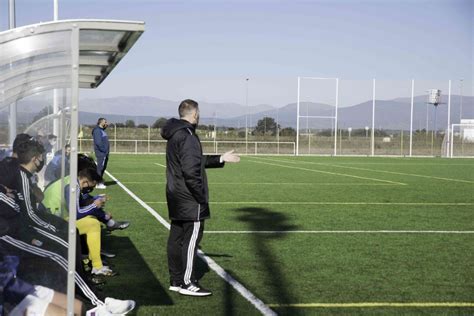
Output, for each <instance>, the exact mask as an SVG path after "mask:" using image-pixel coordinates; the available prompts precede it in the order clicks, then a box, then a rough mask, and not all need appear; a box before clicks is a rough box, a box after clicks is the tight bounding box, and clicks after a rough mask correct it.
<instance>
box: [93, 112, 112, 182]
mask: <svg viewBox="0 0 474 316" xmlns="http://www.w3.org/2000/svg"><path fill="white" fill-rule="evenodd" d="M107 126H109V124H107V120H106V119H105V118H103V117H101V118H99V120H98V121H97V125H96V127H94V129H93V130H92V137H93V138H94V152H95V157H96V159H97V173H98V174H99V175H100V176H101V177H102V178H103V177H104V172H105V169H106V168H107V162H108V161H109V151H110V145H109V136H108V135H107V133H106V132H105V129H106V128H107ZM96 188H97V189H105V188H106V187H105V184H104V183H98V184H97V186H96Z"/></svg>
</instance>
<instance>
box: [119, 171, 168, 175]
mask: <svg viewBox="0 0 474 316" xmlns="http://www.w3.org/2000/svg"><path fill="white" fill-rule="evenodd" d="M115 174H148V175H160V174H164V173H163V172H116V173H115Z"/></svg>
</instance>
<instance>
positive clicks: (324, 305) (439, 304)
mask: <svg viewBox="0 0 474 316" xmlns="http://www.w3.org/2000/svg"><path fill="white" fill-rule="evenodd" d="M268 306H270V307H295V308H336V307H337V308H348V307H474V303H470V302H412V303H398V302H373V303H371V302H361V303H302V304H268Z"/></svg>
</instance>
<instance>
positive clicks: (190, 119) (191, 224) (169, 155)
mask: <svg viewBox="0 0 474 316" xmlns="http://www.w3.org/2000/svg"><path fill="white" fill-rule="evenodd" d="M178 110H179V116H180V118H181V119H180V120H177V119H174V118H172V119H170V120H168V122H167V123H166V125H165V126H164V127H163V130H162V132H161V135H162V136H163V138H164V139H166V140H168V143H167V145H166V179H167V184H166V199H167V202H168V212H169V217H170V219H171V229H170V236H169V239H168V267H169V272H170V281H171V286H170V288H169V289H170V290H171V291H175V292H179V293H180V294H184V295H192V296H207V295H211V294H212V293H211V292H210V291H208V290H206V289H204V288H202V287H201V286H200V285H199V284H198V283H197V280H196V278H195V276H194V261H195V259H196V253H197V249H198V245H199V242H200V241H201V238H202V234H203V230H204V220H205V219H208V218H209V217H210V212H209V190H208V186H207V177H206V171H205V168H222V167H224V164H225V162H238V161H239V160H240V158H239V156H237V155H235V154H234V153H233V151H230V152H227V153H225V154H223V155H212V156H207V155H203V154H202V148H201V142H200V140H199V137H198V136H197V134H196V126H197V124H198V122H199V108H198V103H197V102H196V101H193V100H184V101H183V102H181V104H180V105H179V109H178Z"/></svg>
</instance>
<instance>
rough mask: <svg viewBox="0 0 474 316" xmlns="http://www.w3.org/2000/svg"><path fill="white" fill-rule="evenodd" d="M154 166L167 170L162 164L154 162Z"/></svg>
mask: <svg viewBox="0 0 474 316" xmlns="http://www.w3.org/2000/svg"><path fill="white" fill-rule="evenodd" d="M153 164H155V165H157V166H160V167H163V168H166V166H165V165H162V164H160V163H157V162H154V163H153Z"/></svg>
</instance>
